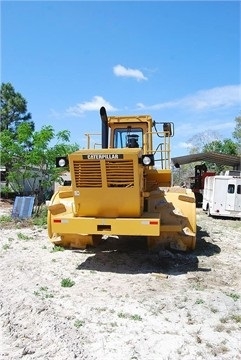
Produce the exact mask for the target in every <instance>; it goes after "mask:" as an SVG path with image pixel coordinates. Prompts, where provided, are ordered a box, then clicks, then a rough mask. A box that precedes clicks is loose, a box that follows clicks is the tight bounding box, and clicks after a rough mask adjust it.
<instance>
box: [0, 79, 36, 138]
mask: <svg viewBox="0 0 241 360" xmlns="http://www.w3.org/2000/svg"><path fill="white" fill-rule="evenodd" d="M0 115H1V125H0V129H1V131H3V130H9V131H11V132H13V133H16V131H17V128H18V126H19V124H21V123H22V122H28V123H29V124H31V127H32V130H34V123H33V122H32V121H30V120H31V118H32V116H31V114H30V113H29V112H28V111H27V101H26V100H25V99H24V97H23V96H22V95H21V94H20V93H19V92H16V91H15V89H14V87H13V86H12V84H10V83H6V84H5V83H2V85H1V109H0Z"/></svg>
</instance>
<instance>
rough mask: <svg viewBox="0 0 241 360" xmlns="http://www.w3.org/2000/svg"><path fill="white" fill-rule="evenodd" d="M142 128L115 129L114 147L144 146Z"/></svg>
mask: <svg viewBox="0 0 241 360" xmlns="http://www.w3.org/2000/svg"><path fill="white" fill-rule="evenodd" d="M142 133H143V131H142V129H138V128H135V129H128V128H127V129H115V130H114V148H125V147H129V148H138V147H139V148H142V146H143V136H142Z"/></svg>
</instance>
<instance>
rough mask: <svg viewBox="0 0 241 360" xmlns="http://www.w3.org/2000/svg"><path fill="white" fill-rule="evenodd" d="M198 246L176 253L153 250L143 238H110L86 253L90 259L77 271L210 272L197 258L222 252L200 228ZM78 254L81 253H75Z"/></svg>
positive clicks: (167, 273)
mask: <svg viewBox="0 0 241 360" xmlns="http://www.w3.org/2000/svg"><path fill="white" fill-rule="evenodd" d="M197 230H198V231H197V246H196V249H195V250H194V251H192V252H188V253H186V252H185V253H184V252H180V251H174V250H160V249H158V250H157V249H156V250H155V251H151V250H149V249H148V248H147V242H146V240H145V239H144V238H140V237H136V238H132V239H131V240H130V238H121V239H116V238H107V239H106V240H104V242H103V243H101V244H100V245H99V246H98V247H96V248H88V249H86V250H84V252H85V253H87V254H89V256H88V258H87V259H86V260H85V261H84V262H83V263H81V264H79V265H78V266H77V269H78V270H92V271H99V272H114V273H121V274H148V273H161V274H165V275H181V274H185V273H187V272H193V271H204V272H205V271H211V269H210V268H201V267H199V261H198V256H207V257H209V256H213V255H215V254H217V253H219V252H220V251H221V249H220V248H219V247H218V246H217V245H214V244H212V243H211V242H208V241H206V240H205V238H207V237H209V234H208V233H207V232H205V231H202V229H201V228H200V227H198V229H197ZM73 251H78V250H73Z"/></svg>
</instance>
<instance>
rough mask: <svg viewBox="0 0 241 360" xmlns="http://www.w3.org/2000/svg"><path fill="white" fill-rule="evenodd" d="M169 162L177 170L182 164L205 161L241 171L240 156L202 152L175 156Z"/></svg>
mask: <svg viewBox="0 0 241 360" xmlns="http://www.w3.org/2000/svg"><path fill="white" fill-rule="evenodd" d="M171 160H172V162H173V165H174V166H175V167H177V168H178V167H180V165H183V164H189V163H192V162H196V161H207V162H210V163H214V164H217V165H227V166H232V167H233V170H240V169H241V156H234V155H228V154H221V153H216V152H205V153H204V152H203V153H199V154H190V155H184V156H177V157H173V158H172V159H171Z"/></svg>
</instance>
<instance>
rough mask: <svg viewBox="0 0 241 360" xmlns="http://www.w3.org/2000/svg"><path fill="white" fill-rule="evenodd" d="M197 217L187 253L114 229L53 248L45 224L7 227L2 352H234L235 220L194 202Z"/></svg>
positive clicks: (144, 355)
mask: <svg viewBox="0 0 241 360" xmlns="http://www.w3.org/2000/svg"><path fill="white" fill-rule="evenodd" d="M9 211H10V208H3V207H2V208H1V213H3V212H5V213H9ZM197 224H198V244H197V248H196V250H195V251H194V252H192V253H189V254H183V253H174V252H169V251H160V252H157V253H152V252H149V251H148V250H147V248H146V245H145V243H144V242H143V241H142V240H139V239H135V240H132V241H131V242H130V241H124V240H122V241H121V240H117V239H115V238H112V239H110V238H109V239H107V240H106V241H105V242H104V243H103V244H102V245H100V246H99V247H98V248H96V249H88V250H81V251H76V250H65V251H53V246H52V244H51V243H50V242H49V240H48V237H47V231H46V229H43V228H38V227H34V228H31V229H30V228H26V227H21V226H20V224H16V227H15V228H14V229H13V228H6V227H4V228H3V229H2V230H1V245H0V275H1V279H0V280H1V284H0V311H1V350H2V359H3V360H12V359H14V360H15V359H26V360H30V359H31V360H32V359H33V360H34V359H41V360H47V359H49V360H50V359H51V360H65V359H66V360H67V359H68V360H72V359H81V360H82V359H85V360H90V359H91V360H102V359H103V360H162V359H163V360H168V359H170V360H176V359H182V360H183V359H184V360H196V359H205V360H206V359H230V360H231V359H232V360H234V359H241V221H235V220H222V219H212V218H208V217H207V215H206V214H205V213H203V212H202V210H201V209H197ZM62 285H72V286H69V287H63V286H62Z"/></svg>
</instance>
